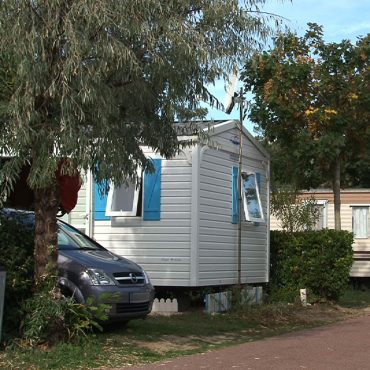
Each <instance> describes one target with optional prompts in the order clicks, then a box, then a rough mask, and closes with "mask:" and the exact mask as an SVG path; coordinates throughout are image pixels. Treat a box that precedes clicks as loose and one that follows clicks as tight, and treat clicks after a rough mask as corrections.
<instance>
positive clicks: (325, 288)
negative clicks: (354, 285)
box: [268, 230, 353, 302]
mask: <svg viewBox="0 0 370 370" xmlns="http://www.w3.org/2000/svg"><path fill="white" fill-rule="evenodd" d="M270 240H271V241H270V245H271V256H270V258H271V268H270V284H269V288H268V289H269V296H270V299H271V300H274V301H287V302H293V301H295V300H296V299H297V297H299V289H301V288H306V289H307V290H308V299H309V300H310V301H311V302H312V301H315V300H330V301H336V300H338V299H339V298H340V296H341V295H342V294H343V293H344V291H345V289H346V287H347V284H348V281H349V272H350V268H351V265H352V262H353V250H352V243H353V234H352V233H350V232H347V231H336V230H322V231H306V232H296V233H286V232H282V231H271V239H270Z"/></svg>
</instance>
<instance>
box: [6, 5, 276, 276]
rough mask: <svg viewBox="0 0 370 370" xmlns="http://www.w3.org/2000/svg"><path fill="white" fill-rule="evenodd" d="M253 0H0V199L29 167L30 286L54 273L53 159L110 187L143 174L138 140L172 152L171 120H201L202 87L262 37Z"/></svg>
mask: <svg viewBox="0 0 370 370" xmlns="http://www.w3.org/2000/svg"><path fill="white" fill-rule="evenodd" d="M264 2H265V0H246V1H244V2H243V5H240V4H241V3H242V2H239V1H236V0H230V1H221V0H215V1H205V0H175V1H173V0H171V1H169V0H165V1H163V0H161V1H160V0H138V1H132V0H124V1H112V0H101V1H88V0H79V1H72V0H66V1H57V0H47V1H46V0H38V1H34V0H29V1H8V2H2V4H1V8H0V55H2V56H6V59H5V57H4V58H3V59H2V60H1V63H2V64H1V66H0V74H1V76H2V77H1V78H0V81H1V84H2V86H0V91H3V87H4V84H6V87H7V89H5V90H4V93H3V94H2V95H1V104H0V147H1V148H2V155H5V156H9V157H10V160H8V161H7V162H6V163H5V164H4V165H3V167H2V168H1V171H0V186H1V188H0V191H1V194H0V199H1V200H4V198H6V197H7V196H8V195H9V193H10V191H11V189H12V187H13V185H14V182H15V181H16V179H17V177H18V176H19V173H20V171H21V168H22V166H23V165H24V164H30V165H31V170H30V174H29V176H28V180H27V181H28V184H29V186H30V187H31V189H32V190H33V192H34V195H35V205H34V208H35V216H36V237H35V276H36V278H37V281H40V280H41V279H42V278H44V277H45V276H47V275H50V271H54V269H55V266H56V258H57V240H56V213H57V208H58V204H59V190H58V185H57V182H56V178H55V174H56V171H57V168H58V165H59V164H60V163H61V159H64V160H63V162H62V163H63V166H62V172H63V173H67V174H74V173H75V172H76V170H81V169H83V170H85V171H87V170H88V169H91V170H92V172H93V176H94V178H95V180H96V181H97V182H99V183H100V184H102V185H101V186H102V191H107V185H106V184H107V181H106V180H111V181H113V182H114V183H116V184H117V185H120V184H121V183H122V182H124V181H125V179H126V178H131V179H135V177H136V168H137V167H138V166H140V167H142V168H149V169H150V168H151V163H150V161H149V160H148V159H147V158H145V156H144V154H143V152H142V150H141V147H140V145H141V144H143V143H145V145H148V146H151V147H152V148H153V149H155V150H157V151H158V152H159V153H160V154H161V155H163V156H165V157H170V156H173V155H174V154H175V153H176V151H177V149H178V142H177V137H176V134H175V130H174V128H173V122H174V120H175V119H178V120H188V119H192V118H195V117H199V116H203V115H204V113H205V112H204V109H200V108H199V105H198V103H199V100H200V99H206V100H207V99H208V100H209V99H210V95H209V94H208V92H207V89H206V86H207V85H208V84H210V83H213V82H214V81H215V80H216V79H218V78H224V77H225V76H227V74H228V73H229V72H230V71H232V70H233V69H235V66H236V65H237V64H238V63H240V62H241V58H242V57H245V55H248V53H250V52H251V51H252V50H255V49H256V48H257V47H259V45H260V42H261V40H263V39H264V38H266V36H267V35H268V34H269V33H270V31H271V28H270V26H269V25H268V20H267V18H265V17H264V16H262V15H261V13H260V12H259V6H260V5H262V4H263V3H264ZM65 159H68V160H65ZM104 184H105V185H104Z"/></svg>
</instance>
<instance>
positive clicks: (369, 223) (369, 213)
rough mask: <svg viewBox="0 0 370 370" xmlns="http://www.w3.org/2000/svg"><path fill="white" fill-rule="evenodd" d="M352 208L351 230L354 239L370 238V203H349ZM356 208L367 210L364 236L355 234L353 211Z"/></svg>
mask: <svg viewBox="0 0 370 370" xmlns="http://www.w3.org/2000/svg"><path fill="white" fill-rule="evenodd" d="M351 208H352V232H353V236H354V239H369V238H370V204H355V205H351ZM356 208H357V209H358V208H364V209H366V210H367V222H366V236H356V233H355V212H354V210H355V209H356Z"/></svg>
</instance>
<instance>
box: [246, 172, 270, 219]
mask: <svg viewBox="0 0 370 370" xmlns="http://www.w3.org/2000/svg"><path fill="white" fill-rule="evenodd" d="M243 174H244V175H247V176H251V175H252V176H253V179H254V185H255V190H256V196H257V203H258V207H259V211H260V214H261V217H252V216H251V215H250V212H249V209H248V204H247V199H246V196H245V187H244V183H245V180H244V178H243ZM241 178H242V200H243V208H244V218H245V221H247V222H264V221H265V217H264V214H263V207H262V202H261V195H260V189H259V185H258V182H257V173H256V172H253V171H242V173H241Z"/></svg>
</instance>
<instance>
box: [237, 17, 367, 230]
mask: <svg viewBox="0 0 370 370" xmlns="http://www.w3.org/2000/svg"><path fill="white" fill-rule="evenodd" d="M369 46H370V35H368V36H366V37H362V38H360V39H359V40H358V42H357V43H356V45H353V44H352V43H351V42H350V41H347V40H343V41H342V42H340V43H325V42H324V40H323V32H322V28H321V27H320V26H318V25H316V24H309V28H308V30H307V32H306V34H305V35H304V36H303V37H298V36H297V35H296V34H294V33H292V32H288V33H286V34H281V35H279V36H278V37H276V38H275V39H274V46H273V47H272V48H271V49H270V50H269V51H266V52H263V53H255V54H254V55H253V56H252V57H251V58H249V59H248V60H247V62H246V64H245V68H244V71H243V78H244V82H245V87H246V90H250V91H252V92H253V93H254V95H255V99H254V102H253V103H252V107H251V111H250V119H251V120H252V121H253V122H254V123H255V124H256V125H257V126H258V128H259V129H260V131H261V134H262V136H263V138H264V140H265V142H266V144H267V145H269V146H272V148H273V150H274V151H275V153H277V154H278V156H279V157H280V158H285V160H287V158H290V163H286V165H285V163H281V162H280V163H279V164H278V165H277V167H278V171H279V172H280V174H281V175H282V177H281V178H280V180H282V181H285V182H286V181H287V180H288V181H292V179H293V180H294V181H295V182H296V185H298V186H300V187H302V188H309V187H316V186H318V185H320V184H324V183H329V184H330V185H331V186H332V188H333V193H334V207H335V228H336V229H340V188H341V185H343V183H344V184H345V180H346V179H347V180H348V179H349V176H348V175H349V174H350V173H351V171H352V173H353V172H354V171H356V168H358V167H361V166H362V165H365V166H366V167H367V168H368V166H369V160H370V156H369V154H370V153H369V145H368V143H369V140H370V128H369V121H370V104H369V103H370V101H369V92H370V89H369V56H370V47H369ZM285 170H287V171H290V172H286V171H285ZM363 175H364V173H363V172H358V173H357V181H355V182H353V181H352V185H357V184H361V183H362V184H364V182H366V178H365V176H363ZM352 180H355V178H354V177H352ZM356 182H357V184H356Z"/></svg>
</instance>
